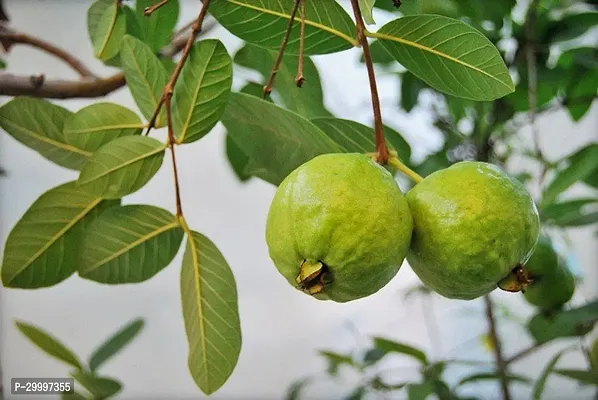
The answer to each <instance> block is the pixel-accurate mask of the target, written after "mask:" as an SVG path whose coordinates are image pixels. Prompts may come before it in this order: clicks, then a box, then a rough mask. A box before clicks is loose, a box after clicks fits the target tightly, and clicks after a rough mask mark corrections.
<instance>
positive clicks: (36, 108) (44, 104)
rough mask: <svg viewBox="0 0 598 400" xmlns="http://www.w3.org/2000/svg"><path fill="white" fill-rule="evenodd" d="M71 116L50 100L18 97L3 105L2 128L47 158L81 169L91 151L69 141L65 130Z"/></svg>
mask: <svg viewBox="0 0 598 400" xmlns="http://www.w3.org/2000/svg"><path fill="white" fill-rule="evenodd" d="M71 115H72V113H71V112H70V111H68V110H67V109H66V108H63V107H60V106H57V105H56V104H53V103H50V102H49V101H47V100H43V99H38V98H29V97H16V98H14V99H12V100H11V101H9V102H8V103H6V104H4V105H3V106H2V107H0V127H1V128H2V129H4V130H5V131H6V132H7V133H8V134H9V135H11V136H12V137H13V138H15V139H16V140H18V141H19V142H21V143H22V144H24V145H25V146H27V147H30V148H32V149H33V150H35V151H37V152H38V153H39V154H40V155H41V156H42V157H44V158H46V159H47V160H50V161H52V162H53V163H55V164H58V165H60V166H62V167H65V168H68V169H74V170H79V169H81V167H82V166H83V164H85V162H86V161H87V160H88V159H89V157H90V156H91V152H89V151H86V150H83V149H80V148H78V147H75V146H73V145H70V144H68V143H67V142H66V140H65V138H64V135H63V133H62V129H63V127H64V123H65V121H66V120H67V119H68V118H69V117H70V116H71Z"/></svg>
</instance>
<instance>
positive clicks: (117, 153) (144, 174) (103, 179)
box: [77, 136, 166, 199]
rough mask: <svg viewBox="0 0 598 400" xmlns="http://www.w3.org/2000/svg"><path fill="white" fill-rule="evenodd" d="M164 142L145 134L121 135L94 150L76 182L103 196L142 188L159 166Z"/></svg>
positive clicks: (129, 192) (117, 194) (112, 196)
mask: <svg viewBox="0 0 598 400" xmlns="http://www.w3.org/2000/svg"><path fill="white" fill-rule="evenodd" d="M165 149H166V144H164V143H162V142H160V141H159V140H156V139H152V138H150V137H147V136H124V137H121V138H118V139H115V140H113V141H111V142H110V143H108V144H106V145H104V146H102V147H101V148H100V149H99V150H98V151H96V152H95V153H94V154H93V156H92V157H91V158H90V159H89V161H88V162H87V163H86V164H85V165H84V166H83V168H82V169H81V173H80V174H79V179H78V180H77V184H78V185H79V186H82V188H84V189H85V190H87V191H89V192H90V193H93V194H95V195H97V196H102V197H104V198H107V199H109V198H120V197H123V196H125V195H127V194H131V193H133V192H136V191H137V190H139V189H141V188H142V187H143V186H144V185H145V184H146V183H147V182H148V181H149V180H150V179H151V178H152V177H153V176H154V175H155V174H156V172H158V170H159V169H160V166H161V165H162V160H163V159H164V150H165Z"/></svg>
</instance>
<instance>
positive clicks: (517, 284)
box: [497, 264, 534, 293]
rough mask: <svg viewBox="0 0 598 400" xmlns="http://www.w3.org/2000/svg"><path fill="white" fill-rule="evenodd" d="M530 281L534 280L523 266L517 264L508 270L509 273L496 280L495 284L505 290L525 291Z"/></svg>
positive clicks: (513, 291)
mask: <svg viewBox="0 0 598 400" xmlns="http://www.w3.org/2000/svg"><path fill="white" fill-rule="evenodd" d="M532 282H534V280H533V279H532V278H531V277H530V276H529V274H528V273H527V271H526V270H525V269H524V268H523V266H522V265H521V264H519V265H517V266H516V267H515V268H513V269H512V270H511V272H509V275H507V276H505V277H504V278H503V279H501V280H500V281H498V283H497V286H498V287H499V288H500V289H501V290H504V291H505V292H512V293H516V292H523V293H525V289H527V287H528V286H529V285H530V284H531V283H532Z"/></svg>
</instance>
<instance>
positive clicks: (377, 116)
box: [351, 0, 389, 165]
mask: <svg viewBox="0 0 598 400" xmlns="http://www.w3.org/2000/svg"><path fill="white" fill-rule="evenodd" d="M351 5H352V6H353V14H354V15H355V20H356V21H355V22H356V26H357V40H358V41H359V43H360V44H361V47H362V48H363V56H364V58H365V65H366V67H367V70H368V77H369V80H370V91H371V94H372V108H373V110H374V124H375V128H376V153H377V161H378V163H380V164H382V165H385V164H386V163H387V162H388V156H389V154H388V147H387V146H386V139H385V138H384V127H383V125H382V113H381V111H380V98H379V97H378V87H377V85H376V76H375V75H374V63H373V62H372V56H371V54H370V46H369V44H368V39H367V37H366V36H365V25H364V23H363V18H362V16H361V10H360V9H359V3H358V0H351Z"/></svg>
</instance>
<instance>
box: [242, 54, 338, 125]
mask: <svg viewBox="0 0 598 400" xmlns="http://www.w3.org/2000/svg"><path fill="white" fill-rule="evenodd" d="M277 53H278V52H277V51H273V50H266V49H262V48H260V47H257V46H253V45H249V44H246V45H245V46H243V47H242V48H241V49H239V51H238V52H237V53H236V54H235V58H234V61H235V63H236V64H238V65H240V66H243V67H246V68H251V69H254V70H256V71H258V72H259V73H260V74H261V75H262V76H263V77H264V82H265V79H267V78H268V77H269V75H270V71H271V70H272V66H273V65H274V62H275V60H276V57H277ZM298 62H299V57H298V56H295V55H290V54H286V53H285V56H284V57H283V59H282V62H281V64H280V68H279V70H278V72H277V74H276V84H275V85H274V90H275V92H276V94H277V95H278V96H279V97H280V99H281V100H282V103H283V104H284V105H285V107H286V108H287V109H288V110H289V111H294V112H296V113H297V114H300V115H302V116H304V117H306V118H313V117H326V116H330V115H331V113H330V111H328V110H327V109H326V107H325V106H324V95H323V93H322V85H321V82H320V74H319V72H318V69H317V68H316V66H315V64H314V63H313V61H312V60H311V58H309V57H305V59H304V60H303V63H304V65H303V75H304V76H305V78H306V83H305V85H304V86H303V87H302V88H298V87H297V84H296V82H295V78H296V76H297V69H298V68H297V65H298ZM262 93H263V87H262V86H261V85H260V86H259V90H258V87H255V92H252V93H251V94H254V95H255V96H258V97H261V96H262Z"/></svg>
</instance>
